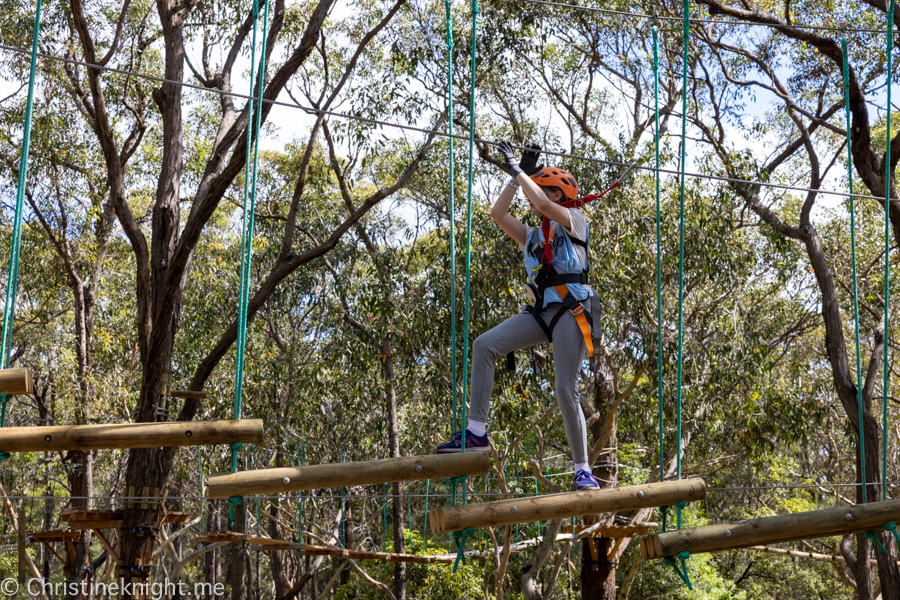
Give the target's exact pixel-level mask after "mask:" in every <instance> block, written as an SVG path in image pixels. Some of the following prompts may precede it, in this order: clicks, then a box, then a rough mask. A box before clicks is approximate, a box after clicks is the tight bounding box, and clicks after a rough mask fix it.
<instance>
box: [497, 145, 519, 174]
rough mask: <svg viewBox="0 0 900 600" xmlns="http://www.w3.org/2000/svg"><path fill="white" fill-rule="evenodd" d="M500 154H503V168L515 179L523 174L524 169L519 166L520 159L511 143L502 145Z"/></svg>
mask: <svg viewBox="0 0 900 600" xmlns="http://www.w3.org/2000/svg"><path fill="white" fill-rule="evenodd" d="M500 153H501V154H503V166H504V167H506V169H507V170H508V171H509V172H510V173H511V174H512V176H513V177H515V176H517V175H518V174H519V173H523V172H524V171H522V167H520V166H519V159H518V158H516V151H515V149H514V148H513V147H512V144H510V143H509V142H501V143H500Z"/></svg>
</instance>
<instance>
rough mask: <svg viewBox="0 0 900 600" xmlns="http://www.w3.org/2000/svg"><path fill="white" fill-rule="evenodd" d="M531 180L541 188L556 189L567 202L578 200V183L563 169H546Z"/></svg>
mask: <svg viewBox="0 0 900 600" xmlns="http://www.w3.org/2000/svg"><path fill="white" fill-rule="evenodd" d="M531 180H532V181H534V182H535V183H536V184H538V185H539V186H541V187H558V188H559V189H561V190H562V193H563V195H564V196H566V197H567V198H568V199H569V200H575V199H577V198H578V182H576V181H575V177H573V176H572V174H571V173H569V172H568V171H566V170H564V169H557V168H556V167H547V168H544V169H541V170H540V171H538V172H537V173H535V174H534V175H532V176H531Z"/></svg>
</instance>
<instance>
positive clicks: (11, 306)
mask: <svg viewBox="0 0 900 600" xmlns="http://www.w3.org/2000/svg"><path fill="white" fill-rule="evenodd" d="M41 6H42V0H37V8H36V9H35V13H34V29H33V31H32V35H31V67H30V69H29V72H28V99H27V100H26V101H25V126H24V128H23V130H22V153H21V155H20V156H19V186H18V188H17V189H16V212H15V217H14V218H13V232H12V243H11V245H10V251H9V276H8V279H7V284H6V305H5V308H4V310H3V332H2V334H0V335H2V336H3V337H2V340H0V369H5V368H6V367H8V366H9V359H10V355H11V353H12V352H11V351H12V325H13V319H14V317H15V314H16V293H17V290H18V287H19V254H20V251H21V248H22V212H23V207H24V204H25V185H26V182H27V177H28V157H29V154H30V151H31V115H32V113H33V111H34V80H35V75H36V72H37V49H38V37H39V35H40V31H41ZM8 402H9V397H8V396H7V395H6V394H2V393H0V427H4V426H6V405H7V403H8ZM8 458H9V453H8V452H0V461H3V460H7V459H8Z"/></svg>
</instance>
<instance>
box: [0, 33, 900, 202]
mask: <svg viewBox="0 0 900 600" xmlns="http://www.w3.org/2000/svg"><path fill="white" fill-rule="evenodd" d="M0 50H6V51H8V52H15V53H19V54H28V51H27V50H24V49H22V48H16V47H14V46H7V45H5V44H0ZM37 56H39V57H40V58H45V59H47V60H53V61H57V62H63V63H69V64H74V65H78V66H81V67H84V68H89V69H98V70H101V71H107V72H110V73H117V74H119V75H129V76H133V77H139V78H141V79H145V80H148V81H155V82H158V83H169V84H174V85H181V86H184V87H187V88H190V89H193V90H197V91H201V92H207V93H211V94H216V95H219V96H228V97H231V98H238V99H242V100H254V99H255V97H254V96H248V95H246V94H239V93H236V92H226V91H224V90H218V89H211V88H207V87H204V86H202V85H197V84H193V83H187V82H184V81H176V80H174V79H166V78H164V77H157V76H155V75H147V74H144V73H137V72H134V71H124V70H122V69H116V68H114V67H106V66H103V65H98V64H95V63H88V62H84V61H80V60H75V59H70V58H65V57H62V56H55V55H52V54H42V53H38V54H37ZM262 102H263V103H264V104H269V105H271V106H280V107H284V108H290V109H294V110H302V111H303V112H305V113H307V114H309V115H328V116H331V117H338V118H342V119H347V120H350V121H358V122H361V123H368V124H370V125H380V126H382V127H391V128H394V129H402V130H404V131H414V132H416V133H425V134H429V135H435V136H437V137H445V138H452V139H455V140H462V141H466V142H468V141H470V137H469V136H467V135H460V134H453V135H450V134H449V133H447V132H444V131H438V130H435V129H426V128H423V127H416V126H414V125H404V124H402V123H392V122H390V121H382V120H380V119H370V118H367V117H360V116H357V115H350V114H347V113H341V112H337V111H331V110H324V109H321V108H312V107H308V106H303V105H302V104H297V103H290V102H284V101H280V100H269V99H267V98H263V99H262ZM669 114H672V115H674V113H669ZM676 116H677V115H676ZM474 141H475V142H476V143H478V144H484V145H488V146H499V145H500V143H499V142H495V141H492V140H486V139H482V138H474ZM513 147H514V148H516V149H518V150H529V148H526V147H524V146H515V145H514V146H513ZM541 153H542V154H545V155H547V156H555V157H558V158H566V159H570V160H582V161H585V162H590V163H594V164H599V165H606V166H610V167H629V166H631V165H630V164H629V163H624V162H617V161H612V160H604V159H602V158H594V157H590V156H579V155H577V154H568V153H565V152H554V151H552V150H541ZM634 168H635V169H638V170H641V171H656V169H654V168H653V167H647V166H643V165H640V164H637V165H635V166H634ZM659 172H660V173H664V174H668V175H678V176H680V175H681V171H676V170H672V169H659ZM685 177H691V178H693V179H708V180H710V181H720V182H724V183H737V184H743V185H759V186H761V187H765V188H771V189H778V190H785V191H793V192H805V193H808V192H815V193H817V194H823V195H827V196H839V197H844V198H846V197H848V196H849V194H848V193H847V192H838V191H833V190H821V189H818V190H817V189H813V188H808V187H802V186H795V185H786V184H779V183H771V182H768V181H759V180H755V179H739V178H737V177H722V176H719V175H704V174H702V173H692V172H687V171H686V172H685ZM854 198H859V199H865V200H877V201H878V202H884V197H883V196H881V195H878V196H874V195H869V194H854ZM891 202H900V199H895V198H891Z"/></svg>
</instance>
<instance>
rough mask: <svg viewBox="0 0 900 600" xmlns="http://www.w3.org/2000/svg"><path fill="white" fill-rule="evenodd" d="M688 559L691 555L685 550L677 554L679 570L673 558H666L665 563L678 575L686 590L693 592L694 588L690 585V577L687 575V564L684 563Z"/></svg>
mask: <svg viewBox="0 0 900 600" xmlns="http://www.w3.org/2000/svg"><path fill="white" fill-rule="evenodd" d="M690 557H691V555H690V553H689V552H688V551H687V550H683V551H681V552H679V553H678V562H680V563H681V568H680V569H679V568H678V562H675V558H674V557H672V556H670V557H668V558H666V559H665V563H666V564H667V565H669V566H671V567H672V568H673V569H674V570H675V573H676V574H677V575H678V577H679V578H680V579H681V581H683V582H684V584H685V585H686V586H687V589H689V590H692V591H693V589H694V587H693V586H692V585H691V577H690V575H689V574H688V568H687V563H686V562H685V561H687V559H688V558H690Z"/></svg>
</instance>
